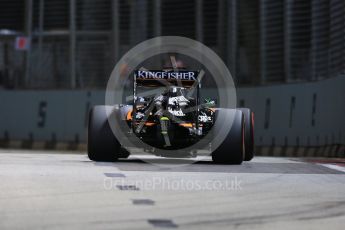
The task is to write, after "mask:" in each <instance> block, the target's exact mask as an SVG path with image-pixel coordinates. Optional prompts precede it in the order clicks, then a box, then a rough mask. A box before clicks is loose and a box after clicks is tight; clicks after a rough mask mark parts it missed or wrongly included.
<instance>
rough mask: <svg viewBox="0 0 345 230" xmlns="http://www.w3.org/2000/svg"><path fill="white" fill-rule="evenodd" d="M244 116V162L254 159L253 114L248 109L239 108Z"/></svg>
mask: <svg viewBox="0 0 345 230" xmlns="http://www.w3.org/2000/svg"><path fill="white" fill-rule="evenodd" d="M238 110H241V111H242V113H243V115H244V123H245V125H244V126H245V128H244V130H245V132H244V143H245V154H244V160H245V161H250V160H251V159H253V157H254V113H253V112H252V111H251V110H250V109H248V108H239V109H238Z"/></svg>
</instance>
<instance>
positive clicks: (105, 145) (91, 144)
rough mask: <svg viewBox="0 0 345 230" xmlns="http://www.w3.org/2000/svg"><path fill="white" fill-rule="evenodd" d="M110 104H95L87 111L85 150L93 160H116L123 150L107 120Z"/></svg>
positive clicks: (110, 108) (122, 153)
mask: <svg viewBox="0 0 345 230" xmlns="http://www.w3.org/2000/svg"><path fill="white" fill-rule="evenodd" d="M112 109H113V107H112V106H103V105H102V106H101V105H99V106H95V107H93V108H92V109H91V111H90V113H89V125H88V140H87V152H88V156H89V158H90V160H93V161H105V162H111V161H116V160H117V159H118V158H120V157H121V155H126V154H124V153H125V152H123V151H121V145H120V143H119V142H118V140H117V139H116V137H115V136H114V134H113V132H112V130H111V128H110V126H109V122H108V116H107V111H108V112H110V111H111V110H112Z"/></svg>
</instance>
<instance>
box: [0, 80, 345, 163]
mask: <svg viewBox="0 0 345 230" xmlns="http://www.w3.org/2000/svg"><path fill="white" fill-rule="evenodd" d="M203 94H204V95H205V96H212V94H213V91H212V89H209V90H206V89H204V90H203ZM237 97H238V106H239V107H249V108H251V109H252V110H253V111H254V113H255V142H256V146H257V147H258V148H257V153H259V154H263V155H284V156H285V155H293V154H297V155H298V156H299V155H306V156H315V155H321V156H322V155H330V156H344V147H343V146H344V145H345V119H344V115H345V76H339V77H337V78H332V79H327V80H322V81H317V82H311V83H294V84H284V85H272V86H260V87H253V88H251V87H248V88H246V87H244V88H239V89H238V93H237ZM103 103H104V91H86V90H74V91H72V90H62V91H61V90H59V91H58V90H49V91H24V90H23V91H7V90H0V105H1V109H0V147H3V148H4V147H5V148H44V149H54V148H57V149H85V142H86V129H87V112H88V111H89V109H90V108H91V107H92V106H93V105H96V104H103Z"/></svg>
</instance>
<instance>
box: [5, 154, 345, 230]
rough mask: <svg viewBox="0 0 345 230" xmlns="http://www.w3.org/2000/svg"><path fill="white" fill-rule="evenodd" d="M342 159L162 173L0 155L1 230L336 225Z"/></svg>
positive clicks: (127, 165)
mask: <svg viewBox="0 0 345 230" xmlns="http://www.w3.org/2000/svg"><path fill="white" fill-rule="evenodd" d="M146 157H147V156H146ZM332 161H334V160H332ZM338 161H341V160H340V159H339V160H338ZM342 162H343V161H342ZM342 162H340V163H339V162H338V163H337V162H335V163H334V164H333V163H332V162H330V161H329V160H328V161H325V160H319V161H318V160H315V159H312V160H310V161H305V160H303V161H302V160H301V159H293V158H272V157H256V158H255V159H254V160H253V161H251V162H245V163H244V164H242V165H240V166H239V165H215V164H213V163H212V162H211V161H210V159H206V160H203V161H201V162H198V163H195V164H191V165H185V166H181V167H174V168H171V167H166V166H165V165H164V163H163V164H160V165H152V164H149V163H146V162H143V161H141V160H138V159H136V158H132V157H131V158H130V159H127V160H122V161H119V162H116V163H95V162H91V161H90V160H89V159H88V158H87V156H86V155H85V154H73V153H68V152H63V153H58V152H44V151H42V152H38V151H22V150H20V151H19V150H18V151H17V150H1V151H0V181H1V183H0V229H2V230H4V229H122V230H123V229H274V230H276V229H332V230H334V229H344V226H345V170H344V169H345V168H344V167H343V163H342ZM333 166H336V167H333Z"/></svg>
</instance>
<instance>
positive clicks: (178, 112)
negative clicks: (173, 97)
mask: <svg viewBox="0 0 345 230" xmlns="http://www.w3.org/2000/svg"><path fill="white" fill-rule="evenodd" d="M168 111H169V113H171V114H172V115H174V116H177V117H182V116H185V115H186V114H184V113H183V112H182V110H181V109H179V110H173V109H171V108H169V109H168Z"/></svg>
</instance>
